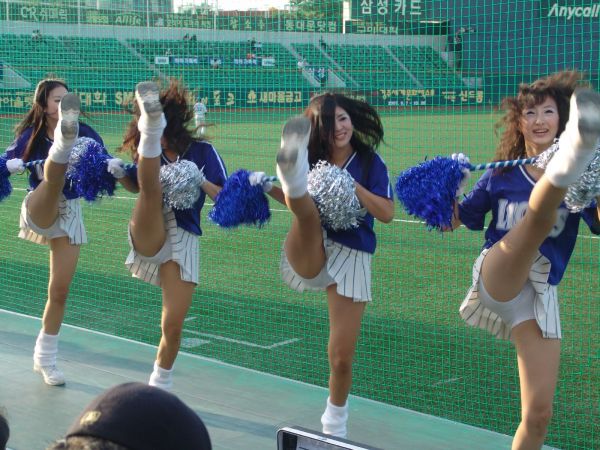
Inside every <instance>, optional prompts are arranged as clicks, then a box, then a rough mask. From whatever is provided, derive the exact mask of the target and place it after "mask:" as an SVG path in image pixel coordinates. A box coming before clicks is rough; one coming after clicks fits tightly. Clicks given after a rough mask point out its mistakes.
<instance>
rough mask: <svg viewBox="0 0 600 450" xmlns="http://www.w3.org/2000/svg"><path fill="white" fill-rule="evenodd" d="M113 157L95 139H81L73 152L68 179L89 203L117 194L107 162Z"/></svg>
mask: <svg viewBox="0 0 600 450" xmlns="http://www.w3.org/2000/svg"><path fill="white" fill-rule="evenodd" d="M110 158H111V156H110V155H108V154H107V153H106V150H105V149H104V147H103V146H102V145H101V144H100V143H99V142H97V141H96V140H94V139H90V138H79V139H78V140H77V143H76V144H75V147H74V148H73V150H72V152H71V158H70V159H69V164H70V167H69V169H68V171H67V179H68V180H70V181H71V182H72V183H73V185H74V188H75V191H76V192H77V194H78V195H79V196H80V197H83V198H84V199H85V200H87V201H88V202H93V201H95V200H97V199H99V198H101V197H103V196H104V195H113V194H114V192H115V186H116V181H115V178H114V177H113V176H112V175H111V174H110V173H109V172H108V171H107V170H106V161H107V160H108V159H110Z"/></svg>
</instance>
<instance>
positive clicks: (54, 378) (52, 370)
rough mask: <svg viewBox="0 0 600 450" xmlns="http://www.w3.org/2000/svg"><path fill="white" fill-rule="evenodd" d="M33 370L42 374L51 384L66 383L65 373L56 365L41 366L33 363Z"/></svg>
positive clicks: (59, 384) (45, 380)
mask: <svg viewBox="0 0 600 450" xmlns="http://www.w3.org/2000/svg"><path fill="white" fill-rule="evenodd" d="M33 371H34V372H37V373H40V374H42V377H44V382H45V383H46V384H48V385H50V386H62V385H63V384H65V374H64V373H62V371H60V370H59V369H58V368H57V367H56V366H55V365H52V366H40V365H38V364H35V363H34V364H33Z"/></svg>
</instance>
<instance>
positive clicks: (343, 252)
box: [251, 93, 394, 437]
mask: <svg viewBox="0 0 600 450" xmlns="http://www.w3.org/2000/svg"><path fill="white" fill-rule="evenodd" d="M382 141H383V126H382V124H381V119H380V118H379V115H378V114H377V112H376V111H375V110H374V109H373V108H372V107H371V106H370V105H368V104H367V103H365V102H362V101H359V100H354V99H352V98H349V97H346V96H344V95H342V94H337V93H326V94H323V95H319V96H317V97H314V98H313V99H312V100H311V102H310V103H309V105H308V108H307V109H306V111H305V112H304V116H303V117H299V118H298V117H297V118H293V119H291V120H290V121H288V123H287V124H286V125H285V126H284V128H283V133H282V139H281V149H280V150H279V152H278V154H277V177H278V179H279V181H280V183H281V189H280V188H278V187H274V186H270V185H269V184H268V183H263V181H264V174H263V173H262V172H255V173H253V174H252V175H251V183H252V184H262V186H263V190H265V191H268V192H269V194H270V195H271V196H272V197H273V198H274V199H276V200H277V201H279V202H281V203H284V204H287V206H288V208H289V209H290V211H291V212H292V214H293V222H292V226H291V229H290V231H289V233H288V235H287V238H286V240H285V243H284V252H283V253H282V261H281V266H280V268H281V274H282V277H283V280H284V281H285V282H286V283H287V284H288V285H289V286H290V287H291V288H292V289H296V290H298V291H300V292H302V291H304V290H317V291H326V292H327V301H328V305H329V344H328V354H329V366H330V376H329V398H328V399H327V404H326V405H327V406H326V409H325V412H324V413H323V415H322V417H321V422H322V424H323V433H326V434H331V435H335V436H339V437H345V436H346V433H347V431H346V422H347V419H348V402H347V400H348V394H349V392H350V386H351V384H352V361H353V359H354V353H355V349H356V344H357V340H358V336H359V334H360V327H361V322H362V317H363V314H364V311H365V307H366V305H367V303H369V302H370V301H371V300H372V297H371V258H372V256H373V253H374V252H375V245H376V240H375V233H374V231H373V223H374V219H375V218H376V219H377V220H379V221H381V222H384V223H389V222H391V220H392V218H393V216H394V203H393V200H392V188H391V186H390V180H389V176H388V169H387V167H386V165H385V163H384V162H383V160H382V159H381V157H380V156H379V155H378V154H377V153H376V148H377V147H378V145H379V144H380V143H381V142H382ZM321 160H324V161H327V162H328V163H329V164H332V165H335V166H337V167H339V168H342V169H346V170H347V171H348V172H349V173H350V175H351V176H352V177H353V178H354V188H355V194H356V197H357V199H358V201H359V202H360V205H361V206H362V208H364V217H363V218H362V220H361V221H360V224H359V226H358V227H357V228H351V229H349V230H342V231H340V230H333V229H331V227H329V226H328V225H324V224H323V223H322V222H321V219H320V216H319V210H318V209H317V206H316V204H315V201H314V200H313V199H312V198H311V196H310V195H309V194H308V192H307V174H308V171H309V168H311V167H313V166H314V165H315V164H316V163H317V162H318V161H321ZM340 261H343V263H342V264H339V263H340Z"/></svg>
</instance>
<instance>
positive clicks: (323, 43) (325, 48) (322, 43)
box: [319, 36, 327, 51]
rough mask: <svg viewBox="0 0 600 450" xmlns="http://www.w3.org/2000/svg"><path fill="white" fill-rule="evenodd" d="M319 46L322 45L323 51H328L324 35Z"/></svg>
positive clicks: (320, 38)
mask: <svg viewBox="0 0 600 450" xmlns="http://www.w3.org/2000/svg"><path fill="white" fill-rule="evenodd" d="M319 47H321V48H322V49H323V51H327V43H326V42H325V41H324V40H323V36H321V37H319Z"/></svg>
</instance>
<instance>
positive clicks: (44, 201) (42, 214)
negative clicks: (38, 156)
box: [27, 93, 80, 228]
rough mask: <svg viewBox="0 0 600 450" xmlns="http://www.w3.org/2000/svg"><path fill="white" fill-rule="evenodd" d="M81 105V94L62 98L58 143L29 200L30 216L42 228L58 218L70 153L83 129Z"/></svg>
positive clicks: (55, 143) (49, 155) (57, 133)
mask: <svg viewBox="0 0 600 450" xmlns="http://www.w3.org/2000/svg"><path fill="white" fill-rule="evenodd" d="M79 108H80V103H79V97H78V96H77V95H75V94H72V93H67V94H65V96H64V97H63V98H62V99H61V101H60V105H59V111H58V114H59V119H58V123H57V125H56V129H55V130H54V143H53V144H52V146H51V147H50V150H49V152H48V158H47V159H46V162H45V163H44V179H43V180H42V182H41V183H40V184H39V185H38V187H37V188H36V189H35V190H34V191H33V192H32V193H31V195H30V196H29V199H28V201H27V211H28V213H29V216H30V217H31V220H32V221H33V223H35V224H36V225H37V226H38V227H40V228H49V227H50V226H52V224H54V222H56V219H57V218H58V204H59V202H60V199H61V194H62V190H63V188H64V186H65V173H66V172H67V167H68V162H69V154H70V153H71V149H72V148H73V144H74V143H75V139H77V134H78V132H79Z"/></svg>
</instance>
